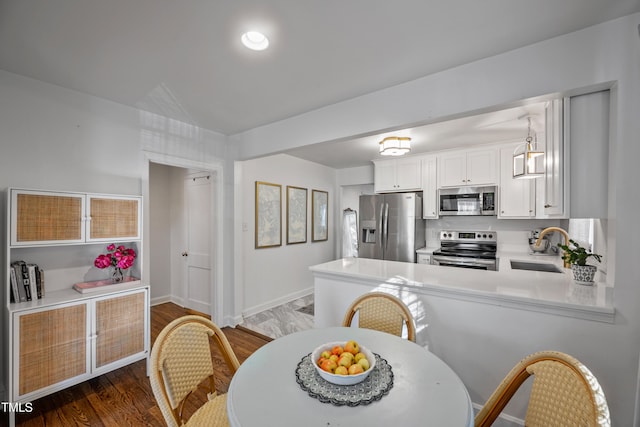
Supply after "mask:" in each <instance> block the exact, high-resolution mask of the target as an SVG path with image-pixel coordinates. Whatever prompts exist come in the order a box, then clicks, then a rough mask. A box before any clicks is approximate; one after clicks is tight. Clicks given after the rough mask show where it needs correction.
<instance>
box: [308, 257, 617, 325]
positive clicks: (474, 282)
mask: <svg viewBox="0 0 640 427" xmlns="http://www.w3.org/2000/svg"><path fill="white" fill-rule="evenodd" d="M498 258H499V263H498V270H497V271H485V270H475V269H466V268H456V267H443V266H438V265H428V264H412V263H405V262H395V261H382V260H374V259H367V258H343V259H339V260H336V261H330V262H327V263H324V264H319V265H315V266H312V267H310V270H311V271H312V274H313V275H314V276H316V277H318V276H320V277H322V276H325V277H334V278H343V279H351V280H360V281H364V282H372V283H378V284H379V283H380V281H381V280H382V281H384V283H388V284H396V285H403V286H409V287H412V288H415V289H416V291H418V292H422V293H428V294H437V295H440V296H444V297H452V298H457V299H465V300H470V301H475V302H482V303H487V304H497V305H502V306H512V307H514V308H522V309H529V310H534V311H542V312H549V313H553V314H559V315H565V316H570V317H577V318H584V319H589V320H599V321H604V322H610V323H613V321H614V314H615V310H614V307H613V288H612V287H608V286H606V284H605V283H601V282H596V283H595V284H594V285H593V286H584V285H579V284H576V283H575V282H574V281H573V275H572V272H571V270H570V269H563V273H550V272H539V271H528V270H515V269H512V268H511V263H510V261H511V260H521V261H529V262H541V263H549V262H550V263H555V264H557V265H559V266H560V267H562V260H561V259H560V257H551V256H535V255H529V254H527V253H499V254H498Z"/></svg>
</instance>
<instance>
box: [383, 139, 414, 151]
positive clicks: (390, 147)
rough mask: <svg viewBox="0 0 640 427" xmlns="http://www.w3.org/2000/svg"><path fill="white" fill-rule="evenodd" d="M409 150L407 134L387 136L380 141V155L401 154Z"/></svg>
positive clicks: (409, 141) (409, 140) (409, 144)
mask: <svg viewBox="0 0 640 427" xmlns="http://www.w3.org/2000/svg"><path fill="white" fill-rule="evenodd" d="M409 151H411V138H409V137H408V136H389V137H386V138H385V139H383V140H382V141H380V154H381V155H382V156H402V155H403V154H407V153H408V152H409Z"/></svg>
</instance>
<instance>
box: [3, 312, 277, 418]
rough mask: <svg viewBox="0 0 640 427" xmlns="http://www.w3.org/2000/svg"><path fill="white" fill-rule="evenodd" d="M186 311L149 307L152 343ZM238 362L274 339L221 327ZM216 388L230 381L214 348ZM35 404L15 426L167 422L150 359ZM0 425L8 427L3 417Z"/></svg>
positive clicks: (200, 397) (200, 398) (199, 398)
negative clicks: (155, 392) (153, 385)
mask: <svg viewBox="0 0 640 427" xmlns="http://www.w3.org/2000/svg"><path fill="white" fill-rule="evenodd" d="M185 314H190V313H188V311H187V310H185V309H183V308H181V307H179V306H177V305H175V304H172V303H166V304H160V305H157V306H154V307H151V342H152V343H153V342H154V341H155V338H156V337H157V336H158V334H159V333H160V331H161V330H162V328H164V327H165V326H166V325H167V324H168V323H169V322H170V321H171V320H173V319H175V318H177V317H180V316H183V315H185ZM223 331H224V332H225V335H226V336H227V338H228V339H229V342H230V344H231V347H232V348H233V350H234V352H235V353H236V356H237V357H238V360H239V361H240V363H242V362H243V361H244V360H245V359H246V358H247V357H249V356H250V355H251V354H252V353H253V352H254V351H256V350H257V349H258V348H260V347H262V346H263V345H264V344H266V343H267V342H269V341H270V340H271V338H269V337H265V336H261V335H260V334H256V333H253V332H252V331H249V330H246V329H243V328H223ZM212 353H213V356H214V370H215V377H216V388H217V389H218V390H219V391H220V392H226V391H227V388H228V386H229V382H230V380H231V372H230V371H229V369H228V368H227V366H226V364H225V362H224V359H223V358H222V355H221V354H220V353H219V352H218V350H217V348H215V346H212ZM205 401H206V396H205V393H204V391H203V392H201V393H196V394H194V396H192V401H191V406H190V407H187V408H186V412H187V414H189V413H191V412H192V411H194V410H195V409H196V408H197V407H198V406H199V405H200V404H201V403H204V402H205ZM32 403H33V412H31V413H29V414H19V415H18V416H17V417H16V421H17V422H16V425H17V426H25V427H26V426H64V427H67V426H91V427H95V426H118V427H124V426H164V425H165V423H164V419H163V417H162V414H161V413H160V409H159V408H158V406H157V405H156V401H155V398H154V397H153V393H152V392H151V385H150V384H149V378H148V377H147V375H146V361H144V360H143V361H139V362H136V363H132V364H131V365H128V366H125V367H124V368H120V369H118V370H115V371H113V372H110V373H107V374H105V375H101V376H99V377H97V378H94V379H91V380H88V381H85V382H83V383H81V384H78V385H76V386H73V387H69V388H67V389H65V390H63V391H60V392H57V393H54V394H51V395H49V396H46V397H43V398H41V399H38V400H35V401H33V402H32ZM0 425H2V426H5V425H8V418H7V416H6V415H5V416H4V417H3V418H2V419H0Z"/></svg>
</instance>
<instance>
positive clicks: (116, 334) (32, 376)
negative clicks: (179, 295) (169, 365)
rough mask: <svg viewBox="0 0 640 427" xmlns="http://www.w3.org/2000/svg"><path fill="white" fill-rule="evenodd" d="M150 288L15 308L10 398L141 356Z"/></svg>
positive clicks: (28, 396)
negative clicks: (18, 309) (50, 304)
mask: <svg viewBox="0 0 640 427" xmlns="http://www.w3.org/2000/svg"><path fill="white" fill-rule="evenodd" d="M148 298H149V295H148V288H146V287H145V288H141V289H136V290H132V291H126V292H119V293H112V294H103V295H100V296H96V297H93V298H88V299H83V300H78V301H74V302H69V303H64V304H58V305H52V306H48V307H38V308H33V309H26V310H22V311H18V312H14V313H13V337H12V346H13V349H12V356H13V357H11V358H10V372H12V373H13V377H12V382H11V390H10V399H11V400H12V401H14V402H17V401H27V400H33V399H37V398H39V397H42V396H45V395H47V394H49V393H52V392H55V391H58V390H61V389H64V388H66V387H68V386H71V385H73V384H77V383H79V382H82V381H85V380H87V379H89V378H91V377H94V376H97V375H100V374H103V373H105V372H108V371H111V370H113V369H117V368H119V367H122V366H125V365H127V364H129V363H132V362H134V361H136V360H140V359H144V358H146V357H147V355H148V352H149V338H148V337H149V332H148V331H149V312H148V309H147V307H148Z"/></svg>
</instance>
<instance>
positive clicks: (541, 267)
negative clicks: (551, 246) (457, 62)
mask: <svg viewBox="0 0 640 427" xmlns="http://www.w3.org/2000/svg"><path fill="white" fill-rule="evenodd" d="M511 268H512V269H514V270H531V271H546V272H549V273H562V269H561V268H560V267H558V266H557V265H555V264H551V263H546V262H545V263H542V262H527V261H513V260H512V261H511Z"/></svg>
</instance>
